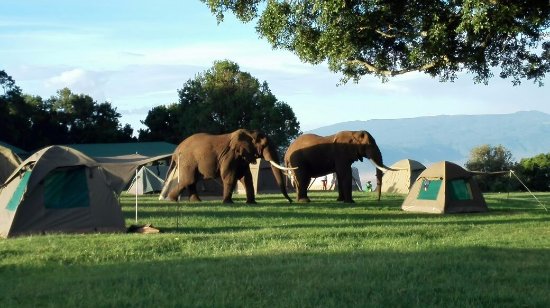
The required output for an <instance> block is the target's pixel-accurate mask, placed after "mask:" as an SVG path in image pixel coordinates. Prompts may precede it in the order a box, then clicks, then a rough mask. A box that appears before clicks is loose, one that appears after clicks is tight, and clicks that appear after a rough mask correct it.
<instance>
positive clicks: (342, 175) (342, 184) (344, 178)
mask: <svg viewBox="0 0 550 308" xmlns="http://www.w3.org/2000/svg"><path fill="white" fill-rule="evenodd" d="M336 176H337V178H338V199H336V200H337V201H343V202H344V203H354V201H353V198H352V194H351V184H352V183H351V166H343V167H342V168H339V171H337V172H336Z"/></svg>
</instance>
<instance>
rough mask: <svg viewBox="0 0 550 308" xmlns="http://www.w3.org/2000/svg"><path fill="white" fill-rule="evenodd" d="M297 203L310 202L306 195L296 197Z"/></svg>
mask: <svg viewBox="0 0 550 308" xmlns="http://www.w3.org/2000/svg"><path fill="white" fill-rule="evenodd" d="M298 202H299V203H310V202H311V200H310V199H309V198H308V197H304V198H300V199H298Z"/></svg>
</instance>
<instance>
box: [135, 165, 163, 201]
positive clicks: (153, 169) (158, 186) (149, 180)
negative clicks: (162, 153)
mask: <svg viewBox="0 0 550 308" xmlns="http://www.w3.org/2000/svg"><path fill="white" fill-rule="evenodd" d="M167 172H168V166H166V165H152V166H143V167H141V168H140V169H139V170H138V171H137V174H136V176H134V178H133V180H132V183H131V184H130V187H128V190H127V191H126V192H127V193H129V194H132V195H136V194H137V195H143V194H147V193H155V192H160V191H161V190H162V187H163V186H164V179H165V178H166V173H167Z"/></svg>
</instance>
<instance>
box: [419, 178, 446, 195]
mask: <svg viewBox="0 0 550 308" xmlns="http://www.w3.org/2000/svg"><path fill="white" fill-rule="evenodd" d="M442 182H443V181H442V180H428V179H423V180H422V187H421V188H420V191H419V192H418V197H417V199H420V200H437V195H438V194H439V189H440V188H441V183H442Z"/></svg>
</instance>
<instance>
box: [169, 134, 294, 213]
mask: <svg viewBox="0 0 550 308" xmlns="http://www.w3.org/2000/svg"><path fill="white" fill-rule="evenodd" d="M257 158H263V159H265V160H267V161H269V162H270V163H271V164H272V171H273V175H274V176H275V180H276V181H277V184H278V185H279V187H280V189H281V193H282V194H283V196H284V197H285V198H286V199H287V200H288V201H289V202H292V200H291V199H290V197H289V196H288V194H287V191H286V185H285V184H286V183H285V177H284V176H283V172H282V171H283V170H286V169H287V168H284V167H282V166H280V165H279V158H278V153H277V148H276V146H275V145H274V144H273V143H272V141H271V139H270V138H269V137H268V136H267V135H266V134H264V133H263V132H261V131H257V130H247V129H238V130H236V131H234V132H232V133H229V134H222V135H212V134H206V133H198V134H194V135H192V136H190V137H188V138H187V139H185V140H184V141H182V142H181V143H180V144H179V145H178V147H177V148H176V150H175V151H174V154H173V155H172V165H171V168H174V167H177V168H178V184H177V185H176V187H175V188H173V189H172V190H171V191H170V192H169V193H168V199H170V200H177V199H178V197H179V195H180V193H181V192H182V191H183V190H184V189H187V190H188V193H189V200H190V201H201V200H200V197H199V195H198V194H197V187H196V184H197V181H198V180H200V179H214V178H221V180H222V182H223V202H224V203H233V200H232V195H233V190H234V189H235V185H236V184H237V181H238V180H241V181H243V184H244V187H245V190H246V202H247V203H256V201H255V196H254V185H253V183H252V174H251V172H250V166H249V164H251V163H252V164H254V163H256V159H257Z"/></svg>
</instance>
